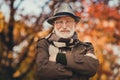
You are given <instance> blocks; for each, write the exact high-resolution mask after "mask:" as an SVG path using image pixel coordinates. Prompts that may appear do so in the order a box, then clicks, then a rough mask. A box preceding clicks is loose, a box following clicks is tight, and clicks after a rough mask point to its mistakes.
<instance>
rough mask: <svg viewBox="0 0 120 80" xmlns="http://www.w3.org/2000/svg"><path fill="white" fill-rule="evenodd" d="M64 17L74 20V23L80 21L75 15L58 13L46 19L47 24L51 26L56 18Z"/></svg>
mask: <svg viewBox="0 0 120 80" xmlns="http://www.w3.org/2000/svg"><path fill="white" fill-rule="evenodd" d="M64 16H70V17H72V18H73V19H75V21H76V22H79V21H80V19H81V18H80V17H78V16H75V15H73V14H70V13H59V14H56V15H54V16H52V17H50V18H48V19H47V22H48V23H49V24H53V23H54V21H55V20H56V19H57V18H59V17H64Z"/></svg>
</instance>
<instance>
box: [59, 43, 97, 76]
mask: <svg viewBox="0 0 120 80" xmlns="http://www.w3.org/2000/svg"><path fill="white" fill-rule="evenodd" d="M64 55H65V54H64ZM63 58H66V59H65V60H66V61H65V60H64V59H63ZM61 60H64V61H63V62H61V63H65V62H66V63H65V65H66V66H67V68H69V69H71V70H72V71H73V73H75V74H78V75H87V76H93V75H95V73H96V71H97V68H98V66H99V61H98V59H97V58H96V56H95V54H94V48H93V46H92V44H91V43H84V44H82V45H81V44H77V45H76V46H75V47H74V48H73V50H72V51H71V52H69V53H67V54H66V55H65V56H64V57H62V59H61ZM61 60H58V61H61Z"/></svg>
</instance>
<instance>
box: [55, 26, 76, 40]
mask: <svg viewBox="0 0 120 80" xmlns="http://www.w3.org/2000/svg"><path fill="white" fill-rule="evenodd" d="M54 31H55V34H56V35H57V36H58V37H61V38H70V37H72V36H73V35H74V32H75V29H74V28H73V29H72V30H71V31H70V33H69V34H61V33H60V31H58V30H57V29H56V28H54Z"/></svg>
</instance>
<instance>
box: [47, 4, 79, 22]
mask: <svg viewBox="0 0 120 80" xmlns="http://www.w3.org/2000/svg"><path fill="white" fill-rule="evenodd" d="M63 16H70V17H72V18H74V19H75V21H76V22H78V21H79V20H80V17H78V16H76V15H75V13H74V11H73V10H72V8H71V6H70V5H69V4H68V3H66V2H64V3H61V5H60V6H59V7H58V8H56V9H55V11H54V14H53V16H52V17H49V18H48V19H47V22H48V23H49V24H52V23H53V22H54V21H55V19H57V18H59V17H63Z"/></svg>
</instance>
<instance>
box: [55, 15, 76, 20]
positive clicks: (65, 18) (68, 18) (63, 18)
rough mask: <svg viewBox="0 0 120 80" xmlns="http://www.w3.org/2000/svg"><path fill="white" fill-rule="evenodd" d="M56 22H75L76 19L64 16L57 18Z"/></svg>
mask: <svg viewBox="0 0 120 80" xmlns="http://www.w3.org/2000/svg"><path fill="white" fill-rule="evenodd" d="M56 20H74V18H72V17H70V16H62V17H59V18H57V19H56ZM56 20H55V21H56Z"/></svg>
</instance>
